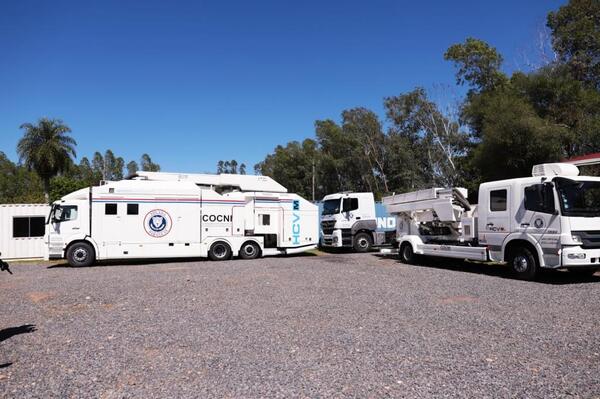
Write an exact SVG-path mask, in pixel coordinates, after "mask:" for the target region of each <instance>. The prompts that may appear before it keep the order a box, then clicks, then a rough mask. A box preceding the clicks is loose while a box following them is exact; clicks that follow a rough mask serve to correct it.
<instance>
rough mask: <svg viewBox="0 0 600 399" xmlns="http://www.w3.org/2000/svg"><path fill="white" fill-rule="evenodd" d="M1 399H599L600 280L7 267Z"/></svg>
mask: <svg viewBox="0 0 600 399" xmlns="http://www.w3.org/2000/svg"><path fill="white" fill-rule="evenodd" d="M11 269H12V270H13V272H14V275H12V276H11V275H8V274H2V275H0V330H1V331H0V397H6V398H17V397H18V398H92V397H93V398H164V397H174V398H179V397H181V398H192V397H195V398H200V397H201V398H207V397H274V398H290V397H394V398H397V397H407V398H413V397H414V398H430V397H431V398H433V397H435V398H443V397H478V398H492V397H494V398H495V397H518V398H524V397H529V398H555V397H556V398H558V397H582V398H590V397H596V398H598V397H600V276H599V275H598V274H596V275H595V276H593V277H588V278H582V277H575V276H573V275H571V274H569V273H568V272H554V273H547V274H546V275H544V276H543V277H542V280H541V281H540V282H524V281H517V280H513V279H511V278H510V277H509V275H508V271H507V269H506V268H504V267H502V266H495V265H481V264H472V263H465V262H456V261H452V260H439V259H438V260H426V261H423V262H422V263H421V264H420V265H417V266H412V265H405V264H402V263H400V262H399V261H398V260H396V259H394V258H390V257H380V256H378V255H376V254H345V253H335V254H326V255H322V256H310V255H305V256H291V257H276V258H265V259H256V260H247V261H244V260H232V261H226V262H211V261H198V260H193V261H183V262H182V261H156V262H151V263H148V262H130V263H127V264H124V265H121V264H117V263H110V264H104V265H99V266H94V267H89V268H71V267H68V266H66V265H54V266H48V264H46V263H35V264H14V265H11Z"/></svg>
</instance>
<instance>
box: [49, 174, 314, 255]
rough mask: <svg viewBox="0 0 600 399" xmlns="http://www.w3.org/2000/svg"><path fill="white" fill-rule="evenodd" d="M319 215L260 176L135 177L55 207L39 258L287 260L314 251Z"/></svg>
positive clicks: (76, 195)
mask: <svg viewBox="0 0 600 399" xmlns="http://www.w3.org/2000/svg"><path fill="white" fill-rule="evenodd" d="M318 238H319V228H318V208H317V206H316V205H313V204H312V203H310V202H309V201H306V200H305V199H303V198H301V197H300V196H298V195H296V194H292V193H288V192H287V189H286V188H285V187H283V186H282V185H280V184H279V183H277V182H276V181H274V180H273V179H271V178H269V177H266V176H249V175H231V174H220V175H205V174H177V173H159V172H137V174H135V175H133V176H131V177H130V178H128V179H126V180H121V181H115V182H106V183H105V184H101V185H100V186H97V187H89V188H84V189H81V190H78V191H75V192H73V193H71V194H68V195H66V196H64V197H63V198H62V199H60V200H59V201H56V202H54V204H53V205H52V209H51V211H50V215H49V217H48V220H47V226H46V235H45V237H44V239H45V242H46V245H47V253H46V254H45V257H46V259H55V258H66V259H67V260H68V261H69V263H70V264H71V265H73V266H87V265H91V264H92V263H94V261H96V260H103V259H129V258H179V257H209V258H210V259H212V260H226V259H229V258H231V257H232V256H239V257H240V258H244V259H253V258H256V257H259V256H268V255H280V254H293V253H298V252H302V251H306V250H310V249H313V248H316V246H317V244H318Z"/></svg>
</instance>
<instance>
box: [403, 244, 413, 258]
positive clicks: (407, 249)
mask: <svg viewBox="0 0 600 399" xmlns="http://www.w3.org/2000/svg"><path fill="white" fill-rule="evenodd" d="M411 257H412V249H411V248H410V247H409V246H408V245H407V246H405V247H404V251H402V258H403V259H404V260H409V259H410V258H411Z"/></svg>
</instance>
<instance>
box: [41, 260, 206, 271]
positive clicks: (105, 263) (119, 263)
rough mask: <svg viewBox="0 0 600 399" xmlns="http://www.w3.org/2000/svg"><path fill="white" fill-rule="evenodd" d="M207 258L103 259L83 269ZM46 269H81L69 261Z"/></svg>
mask: <svg viewBox="0 0 600 399" xmlns="http://www.w3.org/2000/svg"><path fill="white" fill-rule="evenodd" d="M206 260H207V259H206V258H165V259H159V258H156V259H115V260H102V261H98V262H96V263H94V264H93V265H92V266H86V267H82V268H81V269H89V268H95V267H104V266H145V265H157V264H168V263H192V262H200V261H206ZM46 269H79V267H73V266H71V265H69V264H68V263H67V262H64V263H59V264H56V265H50V266H47V267H46Z"/></svg>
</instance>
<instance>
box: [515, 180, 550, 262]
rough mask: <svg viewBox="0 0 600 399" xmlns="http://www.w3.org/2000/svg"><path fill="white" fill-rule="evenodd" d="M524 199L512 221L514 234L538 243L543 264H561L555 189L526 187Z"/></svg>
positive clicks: (541, 185)
mask: <svg viewBox="0 0 600 399" xmlns="http://www.w3.org/2000/svg"><path fill="white" fill-rule="evenodd" d="M522 190H523V198H524V200H523V201H522V202H521V204H520V206H519V209H518V211H517V214H516V217H515V223H516V225H515V231H517V232H521V233H525V234H527V235H528V236H529V237H531V239H532V240H533V241H536V242H537V243H539V245H540V247H542V252H543V254H544V264H546V265H547V266H558V265H559V264H560V256H559V254H558V251H559V249H560V231H561V230H560V216H559V214H558V212H557V211H556V205H555V204H556V201H555V197H554V189H553V186H552V185H549V184H546V185H544V184H533V185H531V184H526V185H524V186H523V187H522Z"/></svg>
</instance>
